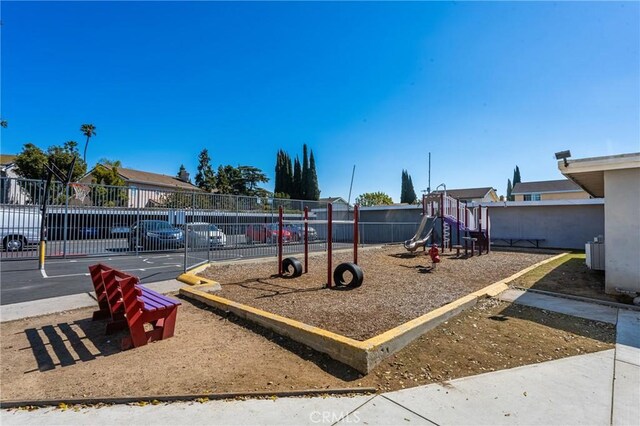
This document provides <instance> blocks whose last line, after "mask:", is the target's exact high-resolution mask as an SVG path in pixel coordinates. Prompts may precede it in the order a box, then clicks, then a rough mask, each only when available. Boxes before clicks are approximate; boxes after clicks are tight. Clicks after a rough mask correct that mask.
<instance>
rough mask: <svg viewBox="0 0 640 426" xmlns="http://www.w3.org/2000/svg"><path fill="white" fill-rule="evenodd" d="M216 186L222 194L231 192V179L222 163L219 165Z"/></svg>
mask: <svg viewBox="0 0 640 426" xmlns="http://www.w3.org/2000/svg"><path fill="white" fill-rule="evenodd" d="M216 188H218V192H219V193H221V194H231V190H232V188H231V181H230V179H229V176H227V171H226V169H225V167H223V166H222V165H220V166H218V174H217V176H216Z"/></svg>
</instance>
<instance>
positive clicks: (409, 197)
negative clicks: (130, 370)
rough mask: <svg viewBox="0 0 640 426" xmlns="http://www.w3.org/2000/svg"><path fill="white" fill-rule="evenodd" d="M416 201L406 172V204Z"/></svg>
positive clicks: (411, 181)
mask: <svg viewBox="0 0 640 426" xmlns="http://www.w3.org/2000/svg"><path fill="white" fill-rule="evenodd" d="M416 201H417V197H416V191H415V189H413V180H412V179H411V175H409V172H407V203H409V204H414V203H415V202H416Z"/></svg>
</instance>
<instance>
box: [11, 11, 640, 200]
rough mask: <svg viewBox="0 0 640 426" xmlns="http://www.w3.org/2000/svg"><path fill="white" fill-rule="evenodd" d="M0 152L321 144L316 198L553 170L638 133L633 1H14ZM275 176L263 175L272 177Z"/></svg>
mask: <svg viewBox="0 0 640 426" xmlns="http://www.w3.org/2000/svg"><path fill="white" fill-rule="evenodd" d="M1 7H2V10H1V11H2V27H1V28H2V76H1V77H2V94H1V101H2V111H1V112H2V117H3V118H4V119H6V120H8V121H9V127H8V128H7V129H4V130H2V147H1V151H2V153H5V154H15V153H17V152H19V151H20V150H21V148H22V145H23V144H24V143H26V142H33V143H35V144H36V145H38V146H40V147H42V148H46V147H47V146H49V145H51V144H62V143H63V142H65V141H67V140H70V139H73V140H76V141H78V142H80V144H81V147H82V144H83V142H84V138H83V136H82V135H81V134H80V132H79V130H78V129H79V127H80V125H81V124H82V123H93V124H94V125H95V126H96V127H97V136H96V137H94V138H93V140H92V141H91V143H90V146H89V152H88V162H89V165H90V166H92V165H94V164H95V162H96V161H97V160H99V159H100V158H104V157H106V158H109V159H118V160H121V161H122V163H123V164H124V166H126V167H131V168H135V169H141V170H147V171H154V172H159V173H165V174H171V175H173V174H175V173H176V172H177V171H178V167H179V165H180V164H181V163H184V165H185V166H186V167H187V169H188V170H189V171H190V172H191V175H192V177H193V176H194V175H195V171H196V170H195V169H196V165H197V155H198V153H199V152H200V150H202V149H203V148H205V147H206V148H207V149H208V150H209V153H210V155H211V157H212V160H213V161H212V163H213V165H214V167H217V165H218V164H220V163H222V164H232V165H239V164H247V165H253V166H257V167H259V168H261V169H263V170H264V171H265V172H266V173H267V174H268V175H269V176H270V177H273V174H274V173H273V172H274V165H275V157H276V152H277V150H278V149H280V148H282V149H284V150H286V151H288V152H289V153H290V154H291V155H292V156H295V155H296V154H299V155H300V156H301V155H302V144H303V143H305V142H306V143H307V144H308V145H309V146H310V147H311V148H312V149H313V151H314V154H315V156H316V161H317V166H318V178H319V183H320V189H321V191H322V194H321V196H323V197H327V196H342V197H344V198H347V195H348V192H349V180H350V177H351V169H352V166H353V165H354V164H355V165H356V167H357V168H356V175H355V182H354V189H353V196H352V200H353V198H355V196H356V195H358V194H361V193H363V192H369V191H384V192H387V193H388V194H390V195H391V196H392V197H393V199H394V201H396V202H398V201H399V194H400V177H401V172H402V169H407V170H408V171H409V173H410V175H411V176H412V179H413V182H414V186H415V189H416V192H418V193H419V191H420V190H421V189H424V188H426V186H427V153H428V152H429V151H431V153H432V172H431V183H432V187H435V186H436V185H437V184H439V183H441V182H445V183H446V184H447V186H448V187H449V188H460V187H478V186H493V187H496V188H497V189H498V192H499V193H500V194H504V192H505V188H506V182H507V178H510V177H511V176H512V170H513V168H514V167H515V165H516V164H517V165H519V166H520V170H521V174H522V178H523V180H524V181H530V180H546V179H559V178H561V175H560V174H559V172H558V171H557V167H556V164H555V160H554V159H553V153H554V152H556V151H560V150H563V149H571V151H572V153H573V156H574V157H575V158H579V157H588V156H597V155H608V154H619V153H624V152H634V151H639V150H640V54H639V43H640V42H639V40H640V30H639V28H640V5H639V3H637V2H627V3H616V2H610V3H516V2H502V3H423V2H412V3H375V2H363V3H361V2H356V3H339V2H327V3H287V2H282V3H245V2H242V3H230V2H223V3H215V2H194V3H168V2H161V3H151V2H139V3H134V2H107V3H97V2H62V3H52V2H47V3H36V2H6V1H3V2H2V4H1ZM266 187H267V189H273V180H272V181H271V182H270V183H269V184H267V185H266Z"/></svg>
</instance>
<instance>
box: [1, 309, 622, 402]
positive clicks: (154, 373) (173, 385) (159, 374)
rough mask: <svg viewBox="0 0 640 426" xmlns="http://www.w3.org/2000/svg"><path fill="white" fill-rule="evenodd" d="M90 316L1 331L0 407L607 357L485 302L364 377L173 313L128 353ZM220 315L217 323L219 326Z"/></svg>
mask: <svg viewBox="0 0 640 426" xmlns="http://www.w3.org/2000/svg"><path fill="white" fill-rule="evenodd" d="M92 311H93V308H90V309H79V310H75V311H71V312H64V313H61V314H52V315H46V316H41V317H37V318H28V319H24V320H18V321H12V322H5V323H1V324H0V336H1V337H2V338H1V340H0V348H1V351H0V358H1V359H2V361H3V362H2V369H1V376H0V395H1V398H2V400H3V401H7V400H17V399H21V400H25V399H28V400H32V399H57V398H60V399H65V398H82V397H119V396H136V397H144V396H153V395H185V394H198V393H212V392H250V391H261V392H264V391H266V392H269V391H290V390H303V389H326V388H346V387H359V386H362V387H369V386H371V387H375V388H376V389H379V390H381V391H388V390H396V389H402V388H406V387H411V386H417V385H422V384H428V383H434V382H442V381H447V380H451V379H455V378H459V377H466V376H470V375H474V374H480V373H486V372H488V371H495V370H502V369H505V368H513V367H518V366H521V365H527V364H533V363H538V362H543V361H549V360H552V359H558V358H563V357H566V356H572V355H581V354H585V353H590V352H597V351H601V350H605V349H610V348H612V347H613V342H614V341H615V326H613V325H610V324H604V323H598V322H594V321H587V320H584V319H581V318H574V317H568V316H565V315H561V314H555V313H552V312H547V311H542V310H539V309H534V308H528V307H526V306H518V305H509V304H508V303H504V302H499V301H496V300H483V301H481V302H480V303H479V304H478V305H476V306H475V307H473V308H471V309H469V310H467V311H465V312H463V313H462V314H460V315H458V316H457V317H455V318H452V319H450V320H449V321H448V322H446V323H444V324H442V325H440V326H438V327H436V328H434V329H433V330H430V331H429V332H427V333H426V334H424V335H423V336H421V337H419V338H418V339H416V340H415V341H414V342H413V343H411V344H410V345H408V346H407V347H406V348H404V349H403V350H402V351H400V352H398V353H397V354H395V355H393V356H391V357H389V358H387V359H385V360H384V361H383V362H382V363H381V364H380V365H378V366H377V367H376V368H375V369H374V370H373V371H372V372H371V373H370V374H368V375H367V376H362V375H361V374H359V373H358V372H357V371H355V370H353V369H352V368H350V367H348V366H346V365H344V364H341V363H339V362H337V361H334V360H332V359H331V358H329V357H328V356H327V355H324V354H321V353H318V352H316V351H314V350H311V349H309V348H308V347H306V346H304V345H301V344H299V343H297V342H294V341H292V340H289V339H286V338H283V337H282V336H279V335H277V334H276V333H273V332H271V331H269V330H266V329H264V328H261V327H258V326H256V325H255V324H252V323H249V322H247V321H244V320H242V319H239V318H237V317H234V316H233V315H229V316H224V314H223V313H220V312H215V311H213V310H211V309H209V308H208V307H207V306H205V305H202V304H199V303H191V302H190V301H188V300H183V301H182V306H180V308H179V311H178V322H177V324H176V334H175V336H174V337H172V338H170V339H167V340H162V341H159V342H155V343H151V344H149V345H145V346H142V347H140V348H136V349H131V350H128V351H121V350H120V339H119V338H120V337H122V335H123V334H119V335H112V336H105V334H104V321H96V322H93V321H91V312H92ZM221 315H222V316H221Z"/></svg>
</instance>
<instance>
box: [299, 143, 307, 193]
mask: <svg viewBox="0 0 640 426" xmlns="http://www.w3.org/2000/svg"><path fill="white" fill-rule="evenodd" d="M308 189H309V156H308V155H307V144H306V143H305V144H303V145H302V175H301V179H300V189H299V191H300V198H301V199H302V200H308V199H309V198H308V194H307V191H308Z"/></svg>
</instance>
